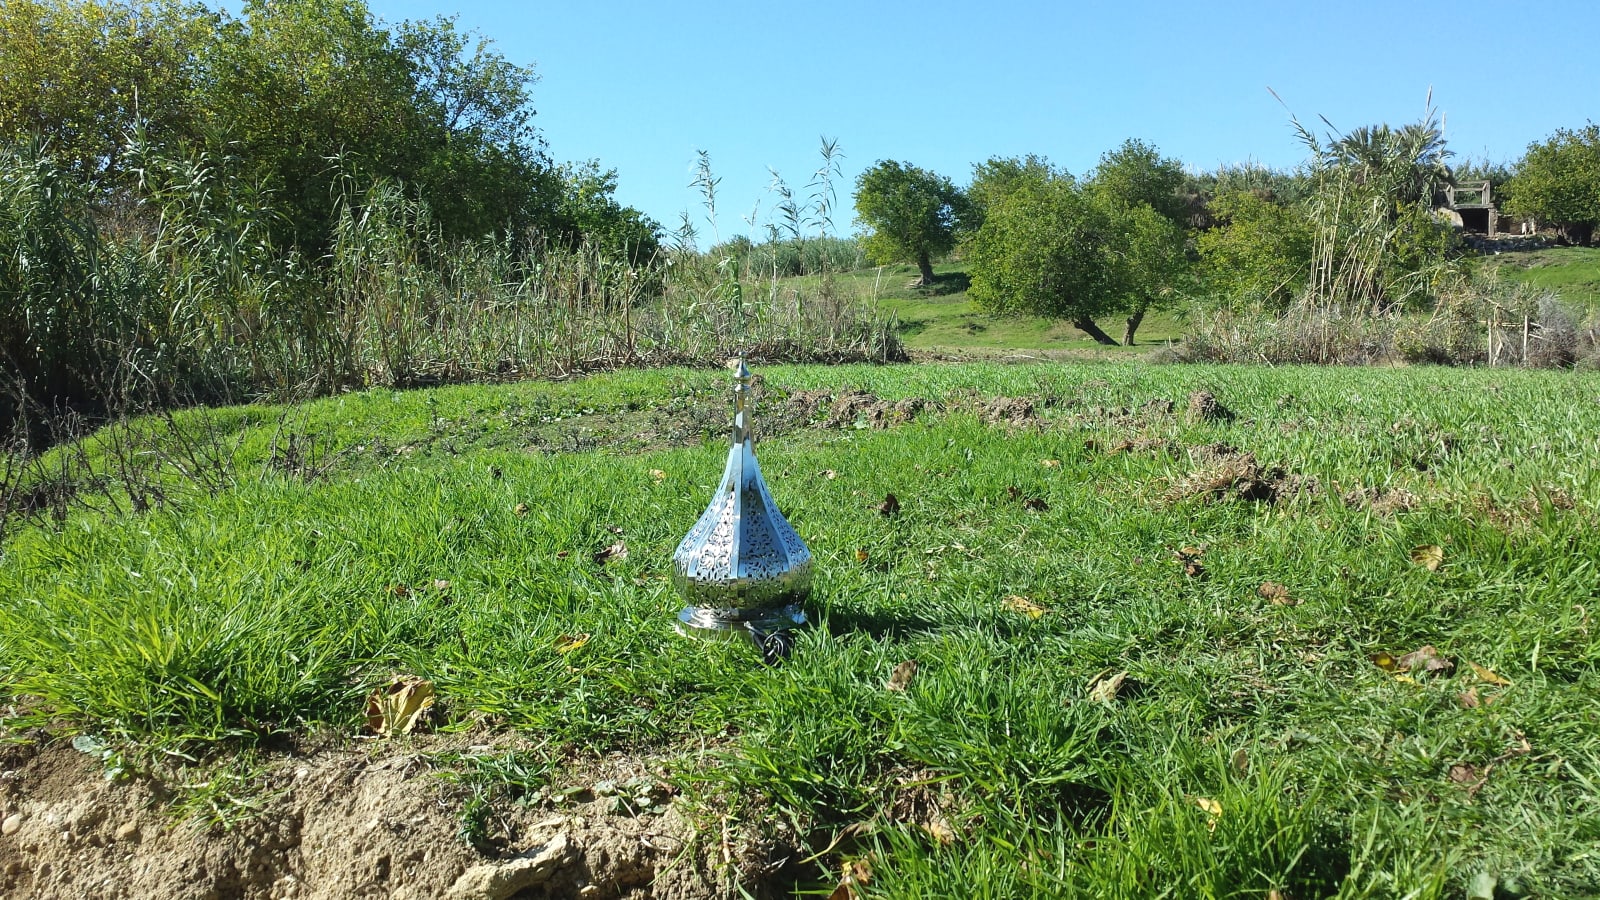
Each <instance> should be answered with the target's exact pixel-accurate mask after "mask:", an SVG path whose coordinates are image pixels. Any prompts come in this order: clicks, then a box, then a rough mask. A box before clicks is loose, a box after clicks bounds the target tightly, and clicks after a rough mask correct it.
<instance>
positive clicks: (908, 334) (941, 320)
mask: <svg viewBox="0 0 1600 900" xmlns="http://www.w3.org/2000/svg"><path fill="white" fill-rule="evenodd" d="M934 273H935V274H936V275H937V276H938V277H939V279H940V280H939V283H938V284H937V285H935V286H934V287H931V288H920V287H910V284H911V283H912V282H913V281H915V280H916V279H917V270H916V267H915V266H908V265H898V266H884V267H883V268H882V269H877V268H868V269H858V270H856V271H853V272H846V273H843V274H841V275H837V276H835V278H836V280H837V282H838V285H839V288H840V289H841V290H844V291H846V292H849V293H850V294H851V295H853V296H859V297H863V298H867V299H869V300H873V301H874V302H875V303H876V305H877V308H878V309H879V310H880V311H881V312H882V313H884V314H886V315H893V316H894V317H895V319H896V320H897V321H898V322H899V331H900V337H901V339H902V340H903V341H905V344H906V346H908V347H910V348H912V349H914V350H930V351H950V350H957V351H976V352H979V353H983V352H987V351H995V350H1016V349H1025V350H1066V351H1088V352H1090V353H1091V354H1093V355H1095V356H1108V357H1116V356H1122V355H1131V354H1139V353H1143V352H1145V350H1148V349H1149V348H1150V347H1151V346H1159V345H1161V344H1164V343H1166V342H1167V341H1170V340H1177V339H1178V338H1179V337H1181V336H1182V333H1183V331H1182V327H1181V325H1180V323H1179V322H1178V320H1177V319H1176V318H1174V317H1173V316H1172V315H1171V314H1170V313H1167V312H1160V311H1158V312H1152V313H1151V314H1149V315H1148V316H1146V318H1145V320H1144V322H1143V323H1141V325H1140V326H1139V330H1138V332H1137V333H1136V334H1135V335H1134V340H1135V343H1136V346H1133V347H1106V346H1102V345H1100V344H1096V343H1095V342H1094V341H1093V340H1092V339H1091V338H1089V336H1088V335H1086V334H1084V333H1083V332H1081V331H1079V330H1078V329H1076V328H1074V327H1072V325H1070V324H1068V323H1066V322H1063V321H1060V320H1056V319H1047V318H1043V317H1040V316H996V315H991V314H989V313H986V312H984V311H983V310H981V309H979V308H978V306H977V304H975V303H973V302H972V300H971V299H969V298H968V297H967V275H966V266H965V264H964V263H961V262H946V263H941V264H939V265H936V266H934ZM819 281H820V278H817V277H809V278H799V279H793V280H792V282H793V283H794V284H797V285H799V286H802V287H804V288H806V289H815V287H816V286H817V284H818V282H819ZM786 284H788V282H786ZM1097 324H1098V325H1099V326H1100V327H1101V328H1102V329H1104V330H1105V332H1106V333H1107V334H1109V335H1111V336H1112V337H1114V338H1116V339H1117V340H1121V339H1122V333H1123V329H1124V327H1125V322H1124V319H1123V318H1120V317H1116V316H1112V317H1109V318H1106V319H1104V320H1102V321H1100V322H1098V323H1097Z"/></svg>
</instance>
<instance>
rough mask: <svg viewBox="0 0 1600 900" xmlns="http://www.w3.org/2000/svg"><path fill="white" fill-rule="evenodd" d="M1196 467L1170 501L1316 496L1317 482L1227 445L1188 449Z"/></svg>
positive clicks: (1170, 493)
mask: <svg viewBox="0 0 1600 900" xmlns="http://www.w3.org/2000/svg"><path fill="white" fill-rule="evenodd" d="M1189 460H1190V462H1191V463H1192V464H1193V465H1194V471H1192V472H1191V473H1190V474H1189V475H1188V476H1187V477H1185V478H1183V479H1181V480H1179V481H1178V482H1177V483H1175V484H1174V485H1173V486H1172V488H1171V490H1169V491H1168V492H1167V499H1168V500H1169V501H1177V500H1187V499H1190V498H1192V497H1202V498H1204V499H1206V500H1209V501H1215V500H1227V499H1233V500H1250V501H1263V502H1267V503H1274V502H1277V501H1278V500H1282V499H1285V498H1288V497H1292V496H1295V495H1297V494H1303V493H1315V492H1316V490H1317V484H1316V481H1315V480H1314V479H1309V478H1305V477H1303V476H1300V475H1292V474H1289V473H1288V472H1285V471H1284V470H1283V468H1282V467H1280V466H1272V467H1265V466H1262V465H1261V463H1259V462H1257V461H1256V455H1255V454H1254V453H1248V452H1240V451H1239V450H1238V449H1237V448H1235V447H1233V446H1231V445H1229V444H1224V443H1217V444H1206V445H1203V446H1199V447H1191V448H1190V449H1189Z"/></svg>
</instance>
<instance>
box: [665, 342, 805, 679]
mask: <svg viewBox="0 0 1600 900" xmlns="http://www.w3.org/2000/svg"><path fill="white" fill-rule="evenodd" d="M750 382H751V376H750V370H749V369H747V368H745V365H744V360H742V359H741V360H739V361H738V368H737V371H736V374H735V376H734V383H733V446H732V447H731V448H729V450H728V463H727V466H726V467H724V468H723V470H722V483H721V484H720V485H718V486H717V491H716V494H715V495H713V496H712V498H711V503H710V505H708V506H707V507H706V510H705V512H703V513H701V514H700V519H699V521H697V522H695V523H694V527H693V528H691V529H689V533H688V534H687V535H685V536H684V538H683V542H682V543H680V544H679V545H678V549H677V551H676V552H675V553H673V554H672V581H673V584H674V585H676V586H677V588H678V590H679V591H680V592H682V594H683V596H684V599H686V600H687V601H688V603H689V605H688V606H686V607H684V608H683V611H682V612H680V613H678V626H677V628H678V631H679V632H681V633H683V634H686V635H689V636H691V637H748V638H749V639H750V640H752V641H754V642H755V644H756V646H757V647H758V648H760V649H761V652H762V655H763V657H764V658H765V659H766V660H767V662H768V663H776V662H777V661H778V660H779V659H781V658H783V657H785V656H787V655H788V654H789V651H790V649H791V648H792V647H793V637H792V635H791V634H790V633H789V632H790V630H791V629H794V628H797V627H799V626H802V625H804V624H806V615H805V613H804V612H803V611H802V610H801V609H800V602H801V601H802V600H804V599H805V597H806V595H807V594H809V593H810V592H811V551H810V550H809V549H807V548H806V545H805V542H804V541H802V540H800V535H798V534H796V533H795V530H794V528H793V527H791V526H790V525H789V522H788V521H787V520H786V519H784V517H783V513H781V512H779V511H778V505H777V504H776V503H774V502H773V500H772V494H771V493H770V492H769V491H768V490H767V483H766V482H765V481H764V480H762V478H761V465H760V464H759V463H757V462H756V451H755V439H754V438H753V437H752V434H751V431H752V429H751V424H752V423H751V407H752V405H753V401H752V399H751V396H750Z"/></svg>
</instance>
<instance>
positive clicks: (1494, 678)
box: [1467, 659, 1511, 687]
mask: <svg viewBox="0 0 1600 900" xmlns="http://www.w3.org/2000/svg"><path fill="white" fill-rule="evenodd" d="M1467 665H1469V666H1471V667H1472V674H1474V675H1476V676H1478V680H1479V681H1481V682H1483V683H1484V684H1493V685H1498V686H1500V687H1506V686H1507V685H1509V684H1511V679H1509V678H1507V677H1505V676H1504V675H1500V674H1498V673H1496V672H1495V671H1494V670H1493V669H1487V668H1484V667H1483V666H1480V665H1478V664H1477V663H1475V662H1473V661H1472V660H1470V659H1469V660H1467Z"/></svg>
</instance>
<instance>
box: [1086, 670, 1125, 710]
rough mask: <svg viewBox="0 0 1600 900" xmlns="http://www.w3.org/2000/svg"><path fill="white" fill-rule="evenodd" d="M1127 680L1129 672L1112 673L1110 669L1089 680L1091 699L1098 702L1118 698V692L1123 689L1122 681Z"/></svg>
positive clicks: (1107, 701)
mask: <svg viewBox="0 0 1600 900" xmlns="http://www.w3.org/2000/svg"><path fill="white" fill-rule="evenodd" d="M1127 680H1128V673H1127V672H1117V673H1115V674H1112V672H1111V671H1110V670H1109V669H1108V670H1106V671H1104V672H1102V673H1100V674H1099V675H1096V676H1095V677H1094V680H1092V681H1091V682H1089V699H1090V700H1094V701H1096V702H1098V703H1110V702H1111V701H1113V700H1115V699H1117V694H1118V692H1120V691H1121V690H1122V683H1123V682H1124V681H1127Z"/></svg>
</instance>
